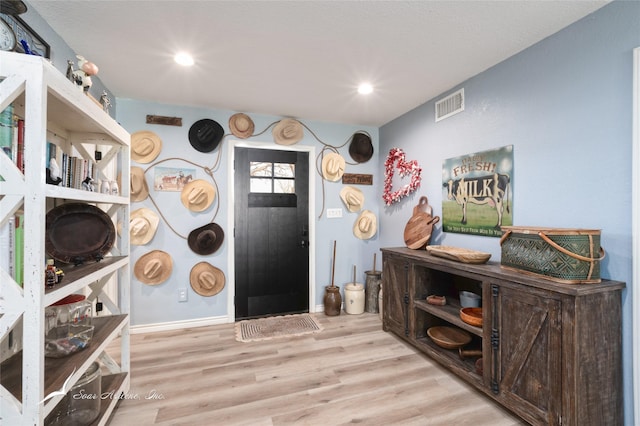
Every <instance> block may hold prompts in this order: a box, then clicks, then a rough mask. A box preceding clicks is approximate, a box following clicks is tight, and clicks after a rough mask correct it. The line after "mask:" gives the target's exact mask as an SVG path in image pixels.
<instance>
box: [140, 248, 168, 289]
mask: <svg viewBox="0 0 640 426" xmlns="http://www.w3.org/2000/svg"><path fill="white" fill-rule="evenodd" d="M172 270H173V260H172V259H171V255H170V254H169V253H166V252H164V251H162V250H153V251H150V252H149V253H147V254H145V255H143V256H142V257H140V259H138V261H137V262H136V264H135V266H134V267H133V274H134V275H135V277H136V278H137V279H138V281H140V282H141V283H143V284H148V285H157V284H160V283H163V282H165V281H166V280H167V278H169V276H170V275H171V271H172Z"/></svg>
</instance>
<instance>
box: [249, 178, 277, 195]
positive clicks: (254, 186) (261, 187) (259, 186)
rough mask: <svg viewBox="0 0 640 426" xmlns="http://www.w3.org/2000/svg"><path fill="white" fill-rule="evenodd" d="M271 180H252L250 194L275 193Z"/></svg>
mask: <svg viewBox="0 0 640 426" xmlns="http://www.w3.org/2000/svg"><path fill="white" fill-rule="evenodd" d="M271 182H272V181H271V179H270V178H251V181H250V183H249V192H260V193H267V194H270V193H272V192H273V189H272V187H271Z"/></svg>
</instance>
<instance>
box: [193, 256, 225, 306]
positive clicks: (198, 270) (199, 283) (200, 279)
mask: <svg viewBox="0 0 640 426" xmlns="http://www.w3.org/2000/svg"><path fill="white" fill-rule="evenodd" d="M189 281H190V282H191V288H192V289H193V291H195V292H196V293H198V294H199V295H200V296H205V297H209V296H215V295H216V294H218V293H220V292H221V291H222V289H223V288H224V283H225V277H224V272H222V271H221V270H220V269H218V268H216V267H215V266H213V265H211V264H210V263H208V262H200V263H197V264H196V265H195V266H194V267H193V268H191V273H190V274H189Z"/></svg>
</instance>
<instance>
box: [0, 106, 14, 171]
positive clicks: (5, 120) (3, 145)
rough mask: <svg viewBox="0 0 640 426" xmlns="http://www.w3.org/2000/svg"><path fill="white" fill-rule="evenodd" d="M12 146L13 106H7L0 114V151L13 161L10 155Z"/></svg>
mask: <svg viewBox="0 0 640 426" xmlns="http://www.w3.org/2000/svg"><path fill="white" fill-rule="evenodd" d="M12 145H13V105H9V106H8V107H6V108H5V109H4V111H2V112H0V149H2V150H3V151H4V152H5V153H6V154H7V155H8V156H9V158H11V159H12V160H13V156H12V154H11V151H12Z"/></svg>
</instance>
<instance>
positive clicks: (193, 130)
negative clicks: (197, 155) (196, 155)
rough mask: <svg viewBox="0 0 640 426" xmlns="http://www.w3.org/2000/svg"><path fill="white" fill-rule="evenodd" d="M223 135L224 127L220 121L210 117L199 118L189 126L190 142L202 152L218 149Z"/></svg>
mask: <svg viewBox="0 0 640 426" xmlns="http://www.w3.org/2000/svg"><path fill="white" fill-rule="evenodd" d="M223 136H224V129H223V128H222V126H221V125H220V123H218V122H217V121H214V120H211V119H209V118H203V119H202V120H198V121H196V122H195V123H193V124H192V125H191V127H190V128H189V143H190V144H191V146H192V147H194V148H195V149H196V151H200V152H211V151H213V150H214V149H216V148H217V147H218V145H219V144H220V141H221V140H222V137H223Z"/></svg>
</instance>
